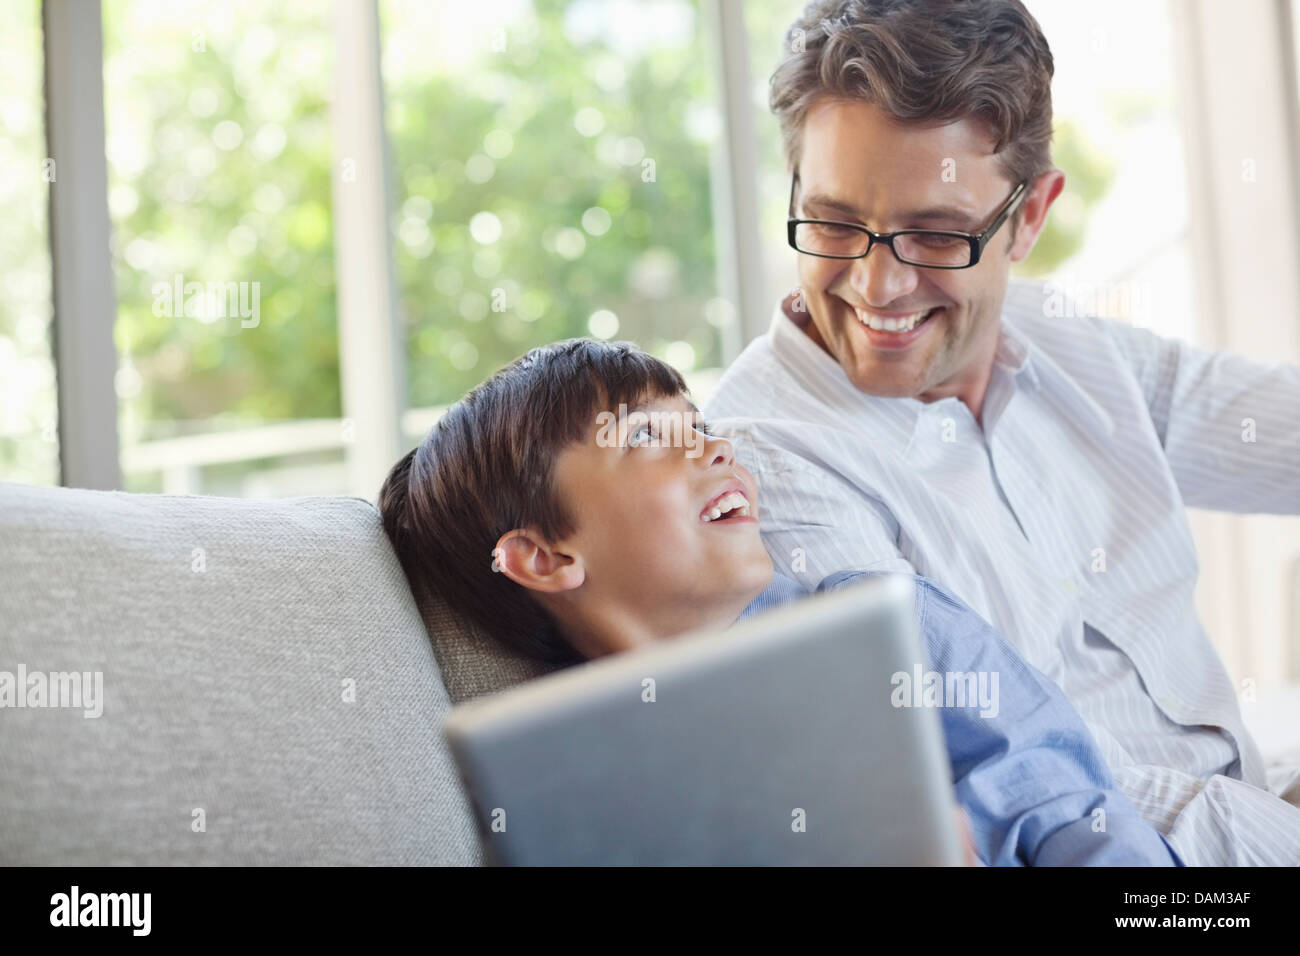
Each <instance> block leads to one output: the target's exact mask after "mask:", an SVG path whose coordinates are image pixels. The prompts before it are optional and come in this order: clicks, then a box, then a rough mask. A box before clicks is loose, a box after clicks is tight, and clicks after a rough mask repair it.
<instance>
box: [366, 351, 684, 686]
mask: <svg viewBox="0 0 1300 956" xmlns="http://www.w3.org/2000/svg"><path fill="white" fill-rule="evenodd" d="M686 391H687V388H686V382H685V381H684V380H683V379H682V377H681V375H680V374H679V373H678V372H677V371H676V370H675V369H674V368H672V367H671V366H670V365H667V364H666V363H664V362H661V361H660V360H659V359H657V358H655V357H654V356H652V355H650V354H648V353H646V352H644V351H642V350H641V349H640V348H638V347H637V346H636V345H634V344H633V343H631V342H601V341H596V340H593V339H568V340H566V341H563V342H556V343H554V344H552V345H546V346H542V347H540V348H535V349H533V350H532V351H530V352H528V353H527V354H526V355H524V356H522V357H521V358H519V359H516V360H515V361H514V362H512V363H511V364H509V365H507V366H505V367H504V368H502V369H501V370H500V371H498V372H497V373H496V374H495V375H493V376H492V377H491V378H489V379H488V380H487V381H485V382H483V383H482V384H481V385H479V386H477V387H476V388H474V389H473V390H472V391H470V392H469V394H467V395H466V396H465V397H464V398H462V399H461V400H460V401H459V402H457V403H456V404H455V405H453V406H451V408H449V409H447V411H446V412H445V413H444V414H443V416H442V418H441V419H440V420H439V421H438V423H437V424H436V425H435V426H434V427H433V428H432V429H430V431H429V434H428V435H426V436H425V438H424V440H423V441H422V442H420V444H419V445H418V446H417V447H415V448H414V449H412V450H411V451H410V452H408V453H407V454H406V455H404V456H403V457H402V458H401V460H399V461H398V462H397V464H396V465H394V466H393V468H392V470H391V471H390V472H389V474H388V477H387V478H386V479H385V481H384V485H383V488H381V489H380V492H379V512H380V514H381V515H382V516H383V521H384V530H385V531H386V532H387V533H388V537H389V539H390V540H391V541H392V542H393V547H394V549H395V550H396V552H397V557H398V560H399V561H401V564H402V569H403V570H404V571H405V572H406V577H407V580H408V581H409V582H410V585H411V589H412V590H413V591H415V592H416V593H417V594H421V593H423V594H424V595H430V596H431V595H438V596H440V597H441V598H442V599H443V600H444V601H446V602H447V605H448V606H449V607H450V608H451V609H452V610H453V611H454V612H457V613H459V614H462V615H464V616H465V617H467V618H468V619H470V620H471V621H473V622H474V623H476V624H478V625H479V626H480V627H482V628H483V629H484V630H486V631H487V632H488V633H489V634H491V635H493V636H494V637H496V638H497V639H499V640H501V641H503V642H504V643H505V644H507V645H509V646H510V647H512V648H513V649H515V650H517V651H519V652H521V653H523V654H525V655H527V656H529V657H532V658H536V659H539V660H542V661H546V662H548V663H551V664H556V665H561V666H567V665H569V664H575V663H579V662H580V661H581V660H583V658H582V656H581V655H580V654H579V653H578V652H577V651H576V650H575V649H574V648H573V647H572V646H571V645H569V643H568V642H567V641H566V640H565V639H564V637H563V635H562V634H561V633H560V632H559V630H558V628H557V627H556V624H555V621H554V620H553V619H552V617H551V615H550V614H549V613H547V611H546V610H545V609H544V608H543V607H542V606H541V604H539V603H538V602H537V601H536V600H534V598H533V597H532V595H531V594H530V592H529V591H528V589H527V588H525V587H523V586H521V585H519V584H517V583H515V582H514V581H512V580H510V578H508V577H507V576H506V575H505V574H502V573H499V572H494V571H493V570H492V552H493V549H494V548H495V547H496V543H497V540H498V539H499V538H500V537H501V535H503V534H505V533H506V532H507V531H509V530H510V529H512V528H522V527H528V526H530V525H532V526H535V527H536V528H538V530H539V531H540V532H541V533H542V534H543V535H545V536H546V537H547V538H548V539H550V540H555V539H557V538H561V537H564V536H565V535H567V534H570V533H571V532H572V531H573V530H574V529H575V527H576V526H575V522H574V518H573V515H572V512H571V510H570V508H569V504H570V503H569V502H566V501H563V500H562V499H561V497H560V495H559V494H558V493H557V490H556V488H555V481H554V475H555V461H556V459H557V458H558V456H559V454H560V452H562V451H563V450H564V449H565V448H566V447H567V446H568V445H570V444H571V443H573V442H579V441H585V440H586V438H587V436H588V435H589V433H590V431H591V429H592V428H593V427H595V424H596V416H597V414H598V413H599V412H601V411H605V410H608V411H611V412H615V413H617V411H618V406H619V405H620V404H622V403H626V404H627V405H628V406H629V407H631V406H633V405H635V404H636V403H637V402H639V401H642V400H644V399H647V398H658V397H669V396H673V395H678V394H682V393H684V392H686Z"/></svg>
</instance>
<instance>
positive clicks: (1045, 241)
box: [1012, 120, 1116, 278]
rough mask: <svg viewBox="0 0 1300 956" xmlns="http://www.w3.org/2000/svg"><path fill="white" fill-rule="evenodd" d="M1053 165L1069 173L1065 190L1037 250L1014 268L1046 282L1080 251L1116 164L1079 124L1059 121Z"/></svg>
mask: <svg viewBox="0 0 1300 956" xmlns="http://www.w3.org/2000/svg"><path fill="white" fill-rule="evenodd" d="M1052 162H1053V163H1054V164H1055V165H1056V167H1057V168H1058V169H1060V170H1062V171H1063V172H1064V173H1065V188H1064V189H1063V190H1062V191H1061V194H1060V195H1059V196H1057V197H1056V202H1054V203H1053V204H1052V208H1051V209H1050V210H1049V211H1048V213H1047V223H1046V225H1044V226H1043V231H1042V232H1040V233H1039V234H1038V241H1037V242H1035V243H1034V249H1033V251H1032V252H1031V253H1029V255H1028V256H1027V257H1026V258H1025V260H1024V261H1023V262H1019V263H1016V264H1015V265H1014V266H1013V267H1012V272H1013V274H1015V275H1019V276H1027V277H1033V278H1044V277H1046V276H1049V275H1051V274H1052V273H1053V272H1054V271H1055V270H1056V268H1057V267H1058V266H1060V265H1061V264H1062V263H1063V262H1065V261H1066V260H1067V259H1069V258H1070V257H1071V256H1072V255H1074V254H1075V253H1076V252H1078V251H1079V249H1080V248H1081V247H1082V246H1083V239H1084V234H1085V231H1086V230H1087V227H1088V215H1089V210H1090V209H1091V208H1092V206H1093V204H1094V203H1096V202H1097V201H1098V200H1099V199H1101V197H1102V196H1104V195H1106V193H1107V191H1108V190H1109V189H1110V184H1111V180H1112V179H1114V176H1115V169H1116V164H1115V161H1114V160H1113V159H1112V158H1111V157H1109V156H1107V155H1106V154H1105V153H1102V152H1101V151H1100V150H1098V149H1097V148H1096V147H1095V146H1093V145H1092V143H1091V142H1089V140H1088V137H1087V135H1086V134H1085V133H1084V132H1083V130H1082V129H1080V128H1079V126H1078V124H1076V123H1072V122H1070V121H1069V120H1057V121H1056V126H1055V129H1054V130H1053V136H1052Z"/></svg>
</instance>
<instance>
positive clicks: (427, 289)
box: [381, 0, 720, 406]
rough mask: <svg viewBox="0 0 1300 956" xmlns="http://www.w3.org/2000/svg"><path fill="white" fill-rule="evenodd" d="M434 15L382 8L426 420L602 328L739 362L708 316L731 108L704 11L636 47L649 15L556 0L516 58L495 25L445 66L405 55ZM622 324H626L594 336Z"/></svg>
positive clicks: (403, 260) (674, 15)
mask: <svg viewBox="0 0 1300 956" xmlns="http://www.w3.org/2000/svg"><path fill="white" fill-rule="evenodd" d="M422 6H424V5H423V4H418V3H401V2H396V0H393V2H385V3H383V4H382V5H381V11H382V12H383V14H384V28H385V38H386V47H385V95H386V97H387V101H388V129H389V134H390V137H391V141H392V147H393V153H394V158H395V167H396V170H397V177H396V182H395V184H394V185H395V190H394V191H395V192H396V193H397V206H398V210H399V211H398V214H397V215H396V216H395V217H394V228H395V233H396V235H395V237H394V246H395V249H396V262H397V269H398V278H399V286H400V288H401V295H402V298H401V307H402V315H403V318H404V320H405V322H406V324H407V327H408V329H409V343H410V347H409V349H408V356H409V363H410V366H409V370H410V378H409V381H410V387H409V395H410V402H411V404H412V405H415V406H424V405H430V404H439V403H444V402H449V401H452V400H454V399H456V398H457V397H459V396H460V395H461V394H462V393H463V392H464V391H465V390H466V389H468V388H470V387H471V386H473V385H475V384H477V383H478V382H479V381H481V380H482V379H483V378H484V376H485V375H487V374H488V373H490V372H491V371H492V370H494V369H496V368H497V367H499V366H501V365H502V364H504V363H506V362H508V361H509V360H511V359H513V358H515V357H516V356H518V355H519V354H520V353H521V352H523V351H524V350H525V349H527V348H528V347H530V346H533V345H538V344H542V343H545V342H550V341H554V340H556V339H561V338H566V337H569V336H575V335H589V334H592V333H593V332H595V333H596V334H599V335H602V336H603V337H607V338H608V337H616V338H630V339H633V340H635V341H637V342H639V343H640V344H641V345H642V346H643V347H645V348H648V349H651V350H652V351H655V352H657V353H659V354H661V355H664V354H667V355H670V356H672V358H673V359H674V361H675V362H676V364H678V365H679V366H681V367H684V368H685V367H690V366H691V365H695V366H707V365H712V364H716V363H717V362H719V361H720V356H719V353H718V334H717V330H716V328H714V327H712V326H711V325H709V324H708V322H707V321H706V318H705V314H706V304H707V303H708V301H709V300H710V299H711V298H712V297H713V296H714V295H716V292H715V287H716V277H715V260H714V238H713V232H712V228H711V214H710V192H709V142H708V139H707V137H708V135H709V133H710V131H709V128H708V122H709V117H710V115H711V111H712V110H713V101H714V98H713V96H712V93H711V90H710V86H709V84H710V83H711V77H710V75H709V71H708V69H707V68H706V65H707V58H706V51H705V50H704V47H703V44H704V40H703V38H702V36H701V34H702V32H703V31H702V29H701V27H700V25H699V24H698V23H697V16H696V10H695V6H694V4H687V3H680V2H674V3H660V4H656V5H654V8H653V12H654V16H655V17H657V18H659V23H660V24H661V25H662V24H663V22H664V20H665V19H671V20H674V21H675V22H676V23H677V24H678V27H679V29H677V30H676V31H664V33H663V34H661V35H660V36H658V37H649V38H647V39H646V40H645V42H644V43H639V44H636V46H637V47H639V48H637V49H629V48H628V42H627V41H628V40H629V35H630V34H632V33H634V31H636V24H634V23H624V24H623V26H622V27H621V29H622V30H623V34H622V35H621V36H620V35H618V31H617V30H614V31H611V30H609V29H608V24H609V23H612V22H614V21H615V20H617V19H618V18H619V17H622V16H627V15H635V14H636V11H635V10H634V9H633V8H632V7H631V6H629V5H627V4H617V3H600V4H596V3H590V2H578V3H571V4H566V3H564V2H561V0H545V2H539V3H537V4H536V6H535V13H531V14H530V13H527V12H525V13H524V14H523V15H521V16H520V17H519V18H517V19H514V20H512V21H511V23H510V25H509V29H508V31H506V32H505V33H504V34H497V35H496V36H495V39H496V41H497V42H496V45H494V43H493V40H494V33H493V29H492V27H491V25H490V24H484V25H482V26H481V27H480V28H478V29H475V28H474V27H473V26H471V25H466V26H465V27H463V28H462V30H461V33H460V35H459V36H458V37H457V38H456V42H457V43H460V44H466V45H469V46H470V48H471V49H472V51H473V53H472V57H471V58H469V59H468V61H467V62H464V63H461V64H456V65H449V66H445V67H442V68H435V69H434V70H428V69H426V68H423V67H422V64H419V63H417V64H416V65H415V66H410V65H409V64H410V63H411V61H412V60H416V59H418V55H417V54H416V52H415V50H413V49H407V48H403V47H402V46H400V44H401V41H402V40H403V38H404V33H405V34H407V35H409V34H410V33H411V27H412V23H411V18H413V17H415V16H418V8H419V7H422ZM602 7H603V9H602ZM611 11H613V12H612V13H610V12H611ZM644 15H645V13H644V12H643V13H642V14H641V16H644ZM433 32H434V31H432V30H425V31H420V35H419V36H418V37H415V38H414V39H412V40H411V41H410V44H411V46H412V47H415V46H421V48H423V49H427V46H428V43H429V42H430V40H431V39H434V37H432V36H430V35H429V34H430V33H433ZM664 34H666V35H664ZM632 38H633V39H635V37H634V36H633V37H632ZM502 47H503V48H502ZM647 180H649V181H647ZM497 232H499V233H500V235H499V238H495V241H481V240H483V239H493V238H494V237H495V236H496V233H497ZM476 235H478V238H476ZM602 311H603V312H608V313H612V315H613V317H614V319H616V324H615V322H614V321H612V320H611V319H610V317H609V316H608V315H606V316H603V323H604V324H603V325H602V319H597V320H596V321H595V322H591V321H590V319H591V317H592V315H593V314H595V313H597V312H602ZM673 342H685V343H686V344H687V345H688V346H689V349H683V348H682V346H680V345H679V346H677V347H676V349H675V350H670V349H669V348H668V346H669V345H670V343H673Z"/></svg>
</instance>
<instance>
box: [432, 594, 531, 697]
mask: <svg viewBox="0 0 1300 956" xmlns="http://www.w3.org/2000/svg"><path fill="white" fill-rule="evenodd" d="M417 603H418V605H419V608H420V614H421V615H422V616H423V617H424V626H425V628H426V629H427V630H428V632H429V634H430V636H431V637H432V639H433V650H434V654H435V656H436V657H437V658H438V667H439V669H440V670H441V672H442V679H443V682H444V683H445V684H446V686H447V694H448V696H450V697H451V702H452V704H459V703H461V702H462V701H466V700H469V699H471V698H473V697H482V696H485V695H487V694H495V693H499V692H500V691H503V690H508V689H509V688H511V687H513V686H514V685H516V684H522V683H523V682H524V681H526V680H531V679H532V678H534V677H541V676H542V675H543V674H549V673H550V672H551V671H552V670H553V669H554V668H553V667H552V666H551V665H549V664H544V663H542V662H541V661H538V660H535V659H533V658H531V657H526V656H524V655H522V654H519V653H516V652H515V651H513V650H511V649H510V648H509V647H507V646H506V645H504V644H502V643H501V642H500V641H498V640H496V639H495V638H493V637H491V636H489V635H487V634H484V633H483V632H482V631H480V630H479V629H478V628H476V627H474V626H473V625H471V624H469V623H468V622H466V621H462V620H460V619H459V618H457V617H456V616H455V615H454V614H452V612H451V610H450V609H449V608H448V607H447V605H446V604H444V603H443V602H442V601H441V600H438V599H437V598H426V597H423V596H421V597H420V598H419V599H418V601H417Z"/></svg>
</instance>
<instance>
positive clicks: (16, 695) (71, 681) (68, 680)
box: [0, 664, 104, 717]
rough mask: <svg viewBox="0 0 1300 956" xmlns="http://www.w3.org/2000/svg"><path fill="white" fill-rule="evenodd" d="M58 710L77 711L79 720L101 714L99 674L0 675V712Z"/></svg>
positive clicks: (24, 670)
mask: <svg viewBox="0 0 1300 956" xmlns="http://www.w3.org/2000/svg"><path fill="white" fill-rule="evenodd" d="M3 707H19V708H21V707H60V708H73V709H78V708H79V709H81V710H82V711H84V713H83V714H82V716H83V717H99V716H100V715H101V714H103V713H104V672H103V671H49V672H46V671H28V670H27V665H26V664H19V665H18V670H17V672H16V673H15V672H11V671H0V708H3Z"/></svg>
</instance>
